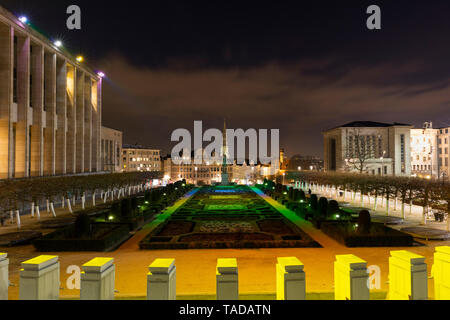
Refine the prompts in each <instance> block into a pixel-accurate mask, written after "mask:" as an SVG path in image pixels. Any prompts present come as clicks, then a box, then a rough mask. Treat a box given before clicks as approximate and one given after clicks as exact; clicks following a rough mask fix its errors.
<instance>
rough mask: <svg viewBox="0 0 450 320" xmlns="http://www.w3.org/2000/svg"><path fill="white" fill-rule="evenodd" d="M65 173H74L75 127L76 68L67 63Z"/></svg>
mask: <svg viewBox="0 0 450 320" xmlns="http://www.w3.org/2000/svg"><path fill="white" fill-rule="evenodd" d="M66 68H67V106H66V107H67V108H66V109H67V137H66V143H67V154H66V159H67V165H66V169H67V173H76V172H77V170H76V159H77V158H76V155H77V147H76V143H75V142H76V134H77V132H76V127H77V113H76V101H77V95H76V94H75V93H76V84H77V81H76V75H77V73H76V69H75V67H74V66H72V65H70V64H68V65H67V67H66Z"/></svg>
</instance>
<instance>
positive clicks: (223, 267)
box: [216, 259, 239, 300]
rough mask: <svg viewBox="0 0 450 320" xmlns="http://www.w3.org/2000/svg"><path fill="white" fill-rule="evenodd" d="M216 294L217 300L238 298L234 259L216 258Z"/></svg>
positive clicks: (236, 271) (236, 269)
mask: <svg viewBox="0 0 450 320" xmlns="http://www.w3.org/2000/svg"><path fill="white" fill-rule="evenodd" d="M216 296H217V300H239V283H238V268H237V260H236V259H217V268H216Z"/></svg>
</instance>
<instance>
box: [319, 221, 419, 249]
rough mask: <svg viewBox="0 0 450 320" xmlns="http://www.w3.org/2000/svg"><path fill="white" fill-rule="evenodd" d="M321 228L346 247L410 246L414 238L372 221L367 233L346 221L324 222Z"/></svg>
mask: <svg viewBox="0 0 450 320" xmlns="http://www.w3.org/2000/svg"><path fill="white" fill-rule="evenodd" d="M321 230H322V231H323V233H325V234H326V235H328V236H330V237H331V238H333V239H335V240H336V241H338V242H339V243H342V244H344V245H345V246H347V247H350V248H354V247H411V246H412V245H413V243H414V238H413V237H412V236H411V235H409V234H406V233H404V232H401V231H398V230H395V229H392V228H389V227H386V226H385V225H384V224H383V223H372V224H371V226H370V232H369V233H360V232H358V231H357V230H355V228H354V224H353V223H348V222H324V223H322V228H321Z"/></svg>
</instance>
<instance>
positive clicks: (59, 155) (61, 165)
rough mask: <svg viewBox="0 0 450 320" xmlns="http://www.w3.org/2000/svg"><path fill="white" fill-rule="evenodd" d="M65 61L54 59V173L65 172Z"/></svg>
mask: <svg viewBox="0 0 450 320" xmlns="http://www.w3.org/2000/svg"><path fill="white" fill-rule="evenodd" d="M66 66H67V65H66V61H65V60H63V59H57V61H56V114H57V119H58V130H56V145H57V146H58V147H57V148H56V158H55V161H56V174H66V173H67V170H66V154H67V152H66V133H67V103H66V95H67V92H66V87H67V68H66Z"/></svg>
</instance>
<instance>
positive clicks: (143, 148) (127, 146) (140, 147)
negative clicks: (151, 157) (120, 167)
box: [122, 144, 160, 151]
mask: <svg viewBox="0 0 450 320" xmlns="http://www.w3.org/2000/svg"><path fill="white" fill-rule="evenodd" d="M122 149H139V150H154V151H160V149H157V148H147V147H143V146H141V145H138V144H124V145H123V146H122Z"/></svg>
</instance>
